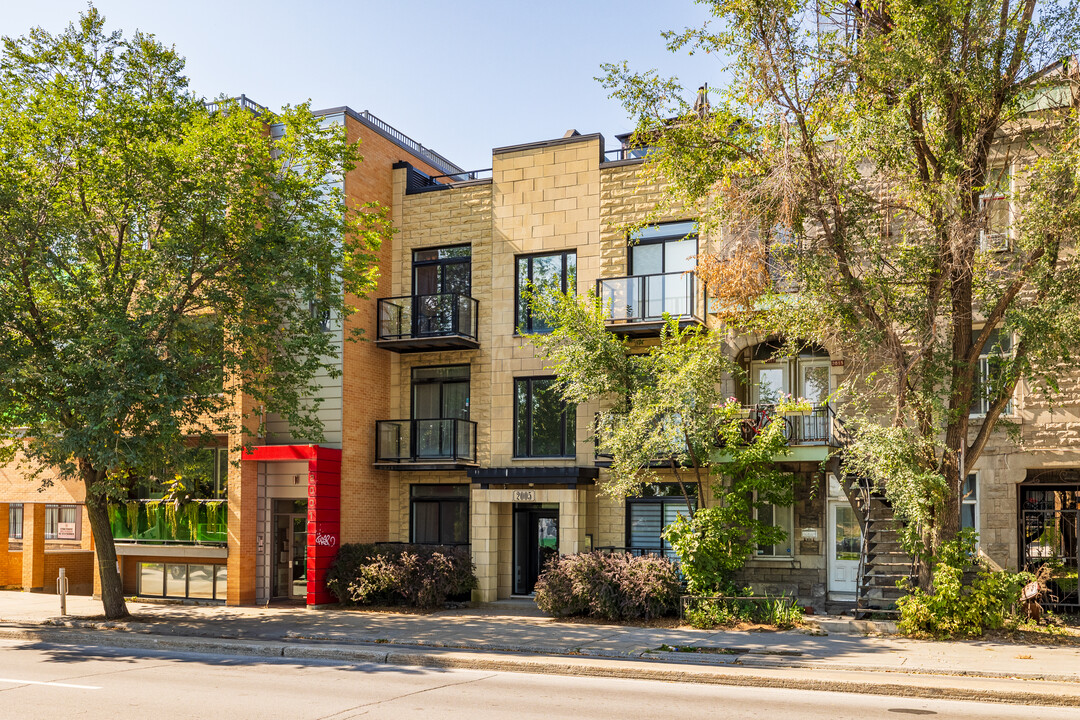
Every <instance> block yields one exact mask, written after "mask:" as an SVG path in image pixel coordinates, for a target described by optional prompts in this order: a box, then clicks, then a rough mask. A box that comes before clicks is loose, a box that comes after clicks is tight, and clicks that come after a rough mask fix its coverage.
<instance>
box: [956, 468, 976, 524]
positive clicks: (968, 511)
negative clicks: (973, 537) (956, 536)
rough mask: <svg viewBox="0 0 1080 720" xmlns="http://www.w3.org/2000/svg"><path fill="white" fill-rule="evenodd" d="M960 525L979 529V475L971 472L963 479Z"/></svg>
mask: <svg viewBox="0 0 1080 720" xmlns="http://www.w3.org/2000/svg"><path fill="white" fill-rule="evenodd" d="M960 527H961V528H965V529H967V528H970V529H971V530H974V531H975V532H978V531H979V476H978V475H977V474H976V473H972V474H970V475H968V476H967V480H965V481H964V492H963V495H962V496H961V497H960Z"/></svg>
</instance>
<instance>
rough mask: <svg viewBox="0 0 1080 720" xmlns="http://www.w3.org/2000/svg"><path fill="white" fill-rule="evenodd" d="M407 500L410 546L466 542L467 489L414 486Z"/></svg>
mask: <svg viewBox="0 0 1080 720" xmlns="http://www.w3.org/2000/svg"><path fill="white" fill-rule="evenodd" d="M409 496H410V497H409V500H410V503H409V504H410V511H409V516H410V523H409V540H410V542H414V543H422V544H426V545H465V544H467V543H468V542H469V486H468V485H413V486H411V487H410V488H409Z"/></svg>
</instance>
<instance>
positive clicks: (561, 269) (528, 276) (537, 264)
mask: <svg viewBox="0 0 1080 720" xmlns="http://www.w3.org/2000/svg"><path fill="white" fill-rule="evenodd" d="M576 288H577V253H575V252H574V251H573V250H570V251H568V252H559V253H552V254H549V255H528V256H525V257H519V258H518V259H517V282H516V291H515V310H514V312H515V318H516V325H517V331H518V332H521V333H541V332H550V331H551V326H549V325H548V324H547V323H546V322H544V320H543V319H541V318H539V317H534V316H533V312H532V308H531V307H530V303H529V299H528V295H527V293H529V292H533V293H543V292H550V291H558V292H566V291H567V290H571V291H574V290H576Z"/></svg>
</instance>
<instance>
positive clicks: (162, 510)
mask: <svg viewBox="0 0 1080 720" xmlns="http://www.w3.org/2000/svg"><path fill="white" fill-rule="evenodd" d="M228 517H229V512H228V503H227V502H226V501H224V500H189V501H187V502H185V503H181V504H180V505H179V507H177V506H176V505H175V504H174V503H172V502H169V501H166V500H133V501H131V502H129V503H123V504H112V505H109V524H110V526H111V528H112V535H113V539H114V540H116V541H117V542H122V543H145V544H152V545H224V544H226V543H227V542H228V541H229V521H228Z"/></svg>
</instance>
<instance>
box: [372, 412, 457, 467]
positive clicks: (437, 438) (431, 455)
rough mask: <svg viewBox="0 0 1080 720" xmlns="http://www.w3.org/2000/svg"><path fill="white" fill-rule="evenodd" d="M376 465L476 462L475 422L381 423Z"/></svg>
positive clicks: (443, 420) (421, 421) (423, 421)
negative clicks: (377, 463)
mask: <svg viewBox="0 0 1080 720" xmlns="http://www.w3.org/2000/svg"><path fill="white" fill-rule="evenodd" d="M375 441H376V447H375V462H379V463H428V462H465V463H474V462H476V423H475V422H473V421H471V420H461V419H458V418H442V419H434V420H379V421H377V422H376V423H375Z"/></svg>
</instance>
